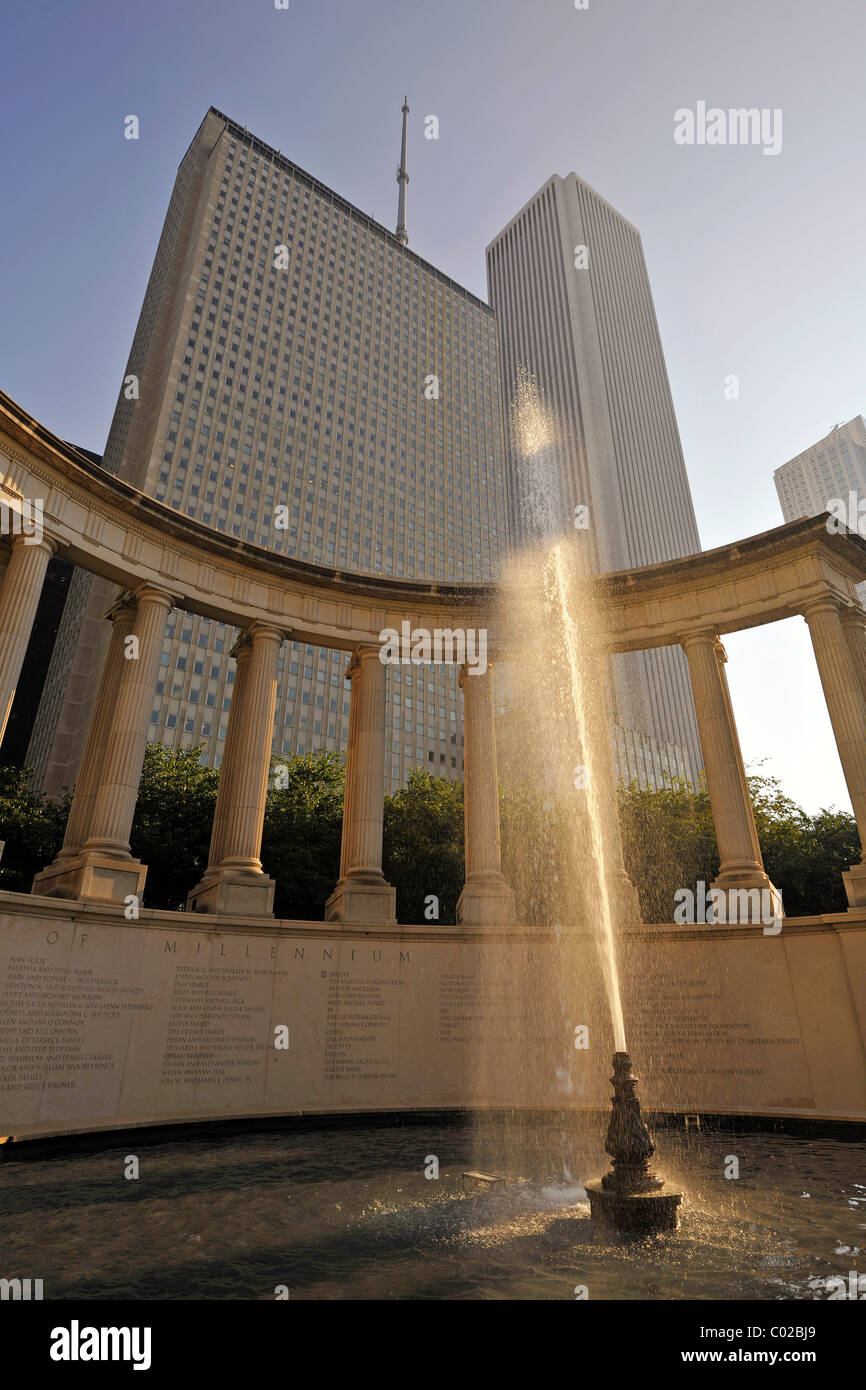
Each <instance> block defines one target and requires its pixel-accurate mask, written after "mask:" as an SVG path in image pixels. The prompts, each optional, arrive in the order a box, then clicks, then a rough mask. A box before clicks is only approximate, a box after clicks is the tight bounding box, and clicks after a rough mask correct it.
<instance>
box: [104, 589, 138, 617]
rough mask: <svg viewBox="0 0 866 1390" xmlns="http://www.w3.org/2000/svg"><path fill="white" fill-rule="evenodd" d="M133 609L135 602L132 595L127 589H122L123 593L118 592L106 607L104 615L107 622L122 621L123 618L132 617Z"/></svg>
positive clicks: (134, 608)
mask: <svg viewBox="0 0 866 1390" xmlns="http://www.w3.org/2000/svg"><path fill="white" fill-rule="evenodd" d="M135 610H136V602H135V597H134V595H133V594H132V593H131V592H130V590H129V589H124V591H123V593H122V594H118V596H117V598H116V599H115V600H114V603H113V604H112V605H111V607H110V608H109V609H107V611H106V613H105V617H106V620H107V621H108V622H109V623H114V622H118V621H120V622H123V621H124V620H125V619H129V618H134V617H135Z"/></svg>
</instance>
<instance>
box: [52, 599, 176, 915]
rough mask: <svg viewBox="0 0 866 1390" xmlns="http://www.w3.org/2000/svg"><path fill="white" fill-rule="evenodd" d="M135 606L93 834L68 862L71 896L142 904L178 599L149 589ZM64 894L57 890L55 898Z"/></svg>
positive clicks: (66, 882)
mask: <svg viewBox="0 0 866 1390" xmlns="http://www.w3.org/2000/svg"><path fill="white" fill-rule="evenodd" d="M135 603H136V613H135V621H134V623H133V630H132V632H131V633H129V634H127V637H128V639H129V640H128V641H127V642H126V643H124V659H123V661H122V662H121V669H120V679H119V681H118V686H117V693H116V697H115V702H114V708H113V710H112V711H111V715H110V720H109V729H108V736H107V738H106V740H105V751H104V753H103V755H102V768H101V771H100V774H99V785H98V787H97V789H96V793H95V795H94V799H93V805H92V809H91V811H90V815H89V822H90V823H89V826H88V832H89V833H88V836H87V839H86V840H85V841H84V843H83V844H82V846H81V848H80V850H79V852H78V853H77V854H75V855H72V856H70V858H69V860H68V868H67V869H66V873H65V876H64V881H63V896H64V897H75V898H80V899H84V900H87V901H94V902H111V903H123V902H124V901H125V899H126V898H129V897H133V896H134V897H135V898H138V899H140V898H141V893H142V890H143V888H144V881H145V878H146V877H147V865H146V864H142V863H141V861H140V860H138V859H133V857H132V855H131V853H130V848H129V835H130V831H131V829H132V820H133V816H134V815H135V803H136V801H137V799H138V784H139V781H140V779H141V768H142V764H143V762H144V750H145V747H146V745H147V733H148V726H149V723H150V707H151V704H152V703H153V694H154V690H155V688H156V677H157V673H158V671H159V657H160V653H161V651H162V644H163V639H164V637H165V625H166V620H167V618H168V615H169V613H170V612H171V609H172V606H173V603H174V600H173V598H172V596H171V595H170V594H168V593H166V592H165V591H164V590H163V589H157V588H156V587H154V586H153V585H150V584H145V585H143V586H142V587H141V588H140V589H138V590H137V591H136V593H135ZM133 639H134V640H133ZM58 891H59V890H58V887H57V886H55V888H54V892H55V894H57V893H58Z"/></svg>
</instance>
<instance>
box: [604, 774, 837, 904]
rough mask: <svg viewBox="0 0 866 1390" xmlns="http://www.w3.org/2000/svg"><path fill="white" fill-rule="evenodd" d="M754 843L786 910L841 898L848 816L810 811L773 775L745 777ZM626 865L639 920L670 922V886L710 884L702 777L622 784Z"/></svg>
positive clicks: (713, 861)
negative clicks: (651, 786)
mask: <svg viewBox="0 0 866 1390" xmlns="http://www.w3.org/2000/svg"><path fill="white" fill-rule="evenodd" d="M747 781H748V784H749V795H750V797H751V801H752V808H753V811H754V816H755V829H756V830H757V832H758V843H759V844H760V846H761V852H762V855H763V860H764V868H765V869H766V871H767V873H768V875H769V877H770V880H771V881H772V882H773V883H774V884H775V886H776V887H777V888H778V889H779V890H780V892H781V894H782V903H783V905H784V909H785V914H786V915H787V916H789V917H809V916H813V915H818V914H820V913H825V912H842V911H844V909H845V908H846V906H847V899H846V896H845V887H844V884H843V882H842V873H843V871H844V870H845V869H848V868H850V866H851V865H852V864H855V863H856V862H857V861H858V860H859V858H860V840H859V837H858V834H857V826H856V823H855V821H854V817H853V816H852V815H850V814H849V813H848V812H847V811H834V810H827V809H822V810H820V811H818V812H817V813H816V814H815V815H814V816H810V815H809V814H808V813H807V812H806V811H804V810H803V809H802V807H800V806H798V805H797V804H796V802H794V801H792V800H791V798H790V797H788V796H786V795H785V794H784V792H783V791H782V789H781V786H780V784H779V782H778V779H777V778H775V777H766V776H764V775H762V774H758V773H754V774H751V775H750V776H749V777H747ZM619 797H620V818H621V825H622V836H623V853H624V856H625V863H626V869H627V871H628V874H629V877H630V878H631V880H632V882H633V883H634V884H635V885H636V886H637V889H638V892H639V894H640V899H641V910H642V913H643V917H644V921H647V922H670V921H671V920H672V917H673V908H674V896H673V895H674V893H675V891H676V889H678V888H691V889H692V891H694V890H695V886H696V883H697V881H698V880H699V879H701V880H703V882H704V883H705V884H707V885H709V884H710V883H711V882H712V880H713V879H714V878H715V876H716V874H717V873H718V870H719V851H718V847H717V845H716V835H715V830H714V828H713V820H712V815H711V812H710V799H709V795H708V793H707V789H706V784H705V783H704V782H703V781H702V783H701V786H700V787H699V788H698V790H697V791H695V790H694V789H693V788H692V786H691V785H690V783H688V782H686V781H684V780H682V779H677V780H674V781H671V782H669V783H668V784H667V785H666V786H664V787H662V788H661V789H660V790H658V791H645V790H643V789H641V788H639V787H637V786H635V785H634V784H632V786H630V787H621V788H620V793H619Z"/></svg>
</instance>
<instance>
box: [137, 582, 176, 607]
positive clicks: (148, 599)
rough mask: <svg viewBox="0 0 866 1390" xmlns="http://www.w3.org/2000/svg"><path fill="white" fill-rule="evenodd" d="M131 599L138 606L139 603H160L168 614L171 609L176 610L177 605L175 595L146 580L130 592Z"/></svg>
mask: <svg viewBox="0 0 866 1390" xmlns="http://www.w3.org/2000/svg"><path fill="white" fill-rule="evenodd" d="M132 598H133V599H134V601H135V603H136V604H139V605H140V604H141V603H154V604H156V603H161V604H163V605H164V606H165V609H166V611H167V612H170V611H171V609H172V608H176V607H177V604H178V598H177V595H176V594H173V593H171V592H170V590H168V589H163V588H161V587H160V585H158V584H151V583H150V582H149V581H148V580H145V582H144V583H143V584H139V585H138V587H137V588H135V589H133V590H132Z"/></svg>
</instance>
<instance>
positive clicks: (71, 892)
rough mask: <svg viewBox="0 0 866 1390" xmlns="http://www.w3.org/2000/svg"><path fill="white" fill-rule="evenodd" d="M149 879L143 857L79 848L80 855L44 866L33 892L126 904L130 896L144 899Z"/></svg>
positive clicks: (32, 889) (49, 895)
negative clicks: (121, 855)
mask: <svg viewBox="0 0 866 1390" xmlns="http://www.w3.org/2000/svg"><path fill="white" fill-rule="evenodd" d="M146 878H147V865H146V864H142V862H141V860H140V859H133V858H132V857H131V856H130V857H129V858H125V859H124V858H121V857H120V856H118V855H113V854H106V853H103V852H101V851H100V850H80V851H79V852H78V854H75V855H70V856H67V857H64V858H58V859H55V860H54V862H53V864H49V865H48V866H47V867H46V868H44V869H42V870H41V871H40V873H38V874H37V875H36V877H35V878H34V880H33V887H32V888H31V890H30V891H31V893H36V894H39V895H40V896H41V897H45V898H73V899H75V900H76V901H80V902H94V903H117V904H118V905H119V906H125V904H126V899H127V898H130V897H136V898H138V900H139V902H140V901H141V896H142V893H143V892H144V882H145V879H146Z"/></svg>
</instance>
